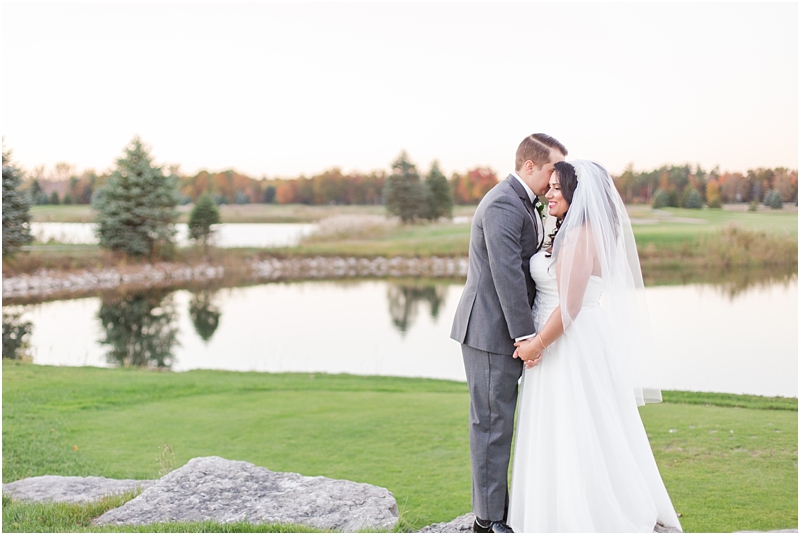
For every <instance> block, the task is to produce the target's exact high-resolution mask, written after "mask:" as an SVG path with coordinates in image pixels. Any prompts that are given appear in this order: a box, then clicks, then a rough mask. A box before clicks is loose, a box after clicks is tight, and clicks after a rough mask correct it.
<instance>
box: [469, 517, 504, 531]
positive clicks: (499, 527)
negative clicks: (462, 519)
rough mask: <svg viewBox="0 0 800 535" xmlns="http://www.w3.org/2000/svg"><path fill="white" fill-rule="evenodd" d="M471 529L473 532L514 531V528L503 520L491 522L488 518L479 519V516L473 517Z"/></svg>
mask: <svg viewBox="0 0 800 535" xmlns="http://www.w3.org/2000/svg"><path fill="white" fill-rule="evenodd" d="M472 529H473V531H475V533H514V530H513V529H511V526H509V525H508V524H506V523H505V522H492V521H490V520H481V519H479V518H476V519H475V523H474V524H473V525H472Z"/></svg>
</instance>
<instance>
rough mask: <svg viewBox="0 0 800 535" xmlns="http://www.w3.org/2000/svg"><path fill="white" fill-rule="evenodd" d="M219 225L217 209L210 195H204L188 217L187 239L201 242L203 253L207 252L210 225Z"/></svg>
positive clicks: (210, 231)
mask: <svg viewBox="0 0 800 535" xmlns="http://www.w3.org/2000/svg"><path fill="white" fill-rule="evenodd" d="M217 223H219V209H217V205H216V204H214V200H213V199H212V198H211V195H209V194H208V193H204V194H202V195H201V196H200V198H199V199H197V202H196V203H195V205H194V208H193V209H192V213H191V214H190V215H189V237H190V238H191V239H193V240H195V241H202V242H203V251H207V250H208V239H209V238H210V237H211V233H212V230H211V225H216V224H217Z"/></svg>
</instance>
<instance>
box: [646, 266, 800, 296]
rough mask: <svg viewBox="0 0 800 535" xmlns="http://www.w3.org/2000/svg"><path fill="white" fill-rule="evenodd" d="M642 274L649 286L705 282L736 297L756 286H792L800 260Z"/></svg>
mask: <svg viewBox="0 0 800 535" xmlns="http://www.w3.org/2000/svg"><path fill="white" fill-rule="evenodd" d="M642 275H643V278H644V285H645V287H646V288H654V287H657V286H678V285H680V286H684V285H687V284H703V285H705V286H709V287H711V288H714V289H716V290H719V292H720V293H721V294H722V295H724V296H726V297H728V298H729V299H730V300H731V301H733V300H734V299H735V298H736V297H738V296H740V295H741V294H743V293H745V292H747V291H748V290H752V289H761V290H764V289H766V288H770V287H772V286H775V285H781V286H784V287H786V288H788V287H789V286H791V285H792V284H793V283H794V282H795V281H796V280H797V264H790V265H789V264H787V265H779V266H762V267H759V268H751V269H747V268H737V269H716V268H715V269H682V268H664V269H649V270H646V271H644V272H643V273H642Z"/></svg>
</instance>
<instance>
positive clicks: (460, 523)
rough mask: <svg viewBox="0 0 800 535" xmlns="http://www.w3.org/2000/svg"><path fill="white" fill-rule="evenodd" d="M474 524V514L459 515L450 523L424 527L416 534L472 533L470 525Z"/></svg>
mask: <svg viewBox="0 0 800 535" xmlns="http://www.w3.org/2000/svg"><path fill="white" fill-rule="evenodd" d="M474 522H475V513H467V514H465V515H461V516H460V517H458V518H456V519H455V520H451V521H450V522H439V523H438V524H431V525H430V526H425V527H424V528H422V529H421V530H419V531H418V532H417V533H472V524H473V523H474Z"/></svg>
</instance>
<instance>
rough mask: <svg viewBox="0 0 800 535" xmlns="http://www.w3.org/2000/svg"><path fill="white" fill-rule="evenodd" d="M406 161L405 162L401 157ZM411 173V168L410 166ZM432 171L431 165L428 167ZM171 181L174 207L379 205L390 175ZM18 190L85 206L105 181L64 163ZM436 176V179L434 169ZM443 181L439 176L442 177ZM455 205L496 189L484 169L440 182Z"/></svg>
mask: <svg viewBox="0 0 800 535" xmlns="http://www.w3.org/2000/svg"><path fill="white" fill-rule="evenodd" d="M404 157H405V158H406V159H408V156H407V155H406V156H404ZM412 165H414V167H415V169H416V165H415V164H413V163H412ZM432 165H433V164H432ZM166 170H167V171H168V172H169V174H171V175H174V176H175V177H176V178H177V189H178V194H179V203H180V204H189V203H193V202H197V200H198V199H199V198H200V196H202V195H203V194H208V195H209V196H210V197H211V198H212V199H213V200H214V202H215V203H216V204H218V205H221V204H250V203H262V204H263V203H266V204H272V203H275V204H308V205H320V204H345V205H352V204H366V205H369V204H372V205H380V204H384V202H385V199H384V190H385V188H386V182H387V180H388V178H389V175H390V174H387V173H386V171H383V170H378V171H372V172H369V173H361V172H350V173H344V172H343V171H342V170H341V169H340V168H337V167H334V168H331V169H328V170H325V171H323V172H321V173H318V174H316V175H312V176H310V177H307V176H305V175H301V176H298V177H292V178H267V177H261V178H255V177H251V176H248V175H246V174H244V173H240V172H238V171H236V170H233V169H227V170H224V171H216V172H213V171H207V170H203V171H200V172H198V173H196V174H194V175H185V174H182V173H180V171H179V169H178V167H177V166H172V167H168V168H167V169H166ZM18 171H19V173H20V177H21V179H22V185H21V189H22V190H24V191H25V192H26V194H27V195H28V197H29V201H30V204H32V205H45V204H51V205H54V204H91V203H92V199H93V198H94V195H95V194H96V192H97V191H99V190H100V189H101V188H102V187H103V185H104V184H105V183H106V181H107V180H108V179H109V177H110V176H111V172H106V173H100V174H98V173H97V172H95V171H94V170H91V169H90V170H85V171H83V172H78V171H77V170H76V169H75V168H74V167H73V166H71V165H69V164H66V163H59V164H56V165H55V166H54V167H53V169H51V170H50V171H48V170H47V169H45V168H44V167H41V166H40V167H37V168H35V169H33V170H32V171H28V172H25V171H23V170H18ZM436 173H438V174H442V172H441V170H440V169H438V165H437V171H436ZM442 176H444V175H442ZM446 182H447V183H448V187H449V189H450V195H451V197H452V199H453V201H454V203H455V204H477V203H478V202H479V201H480V200H481V199H482V198H483V195H485V194H486V192H487V191H489V190H490V189H491V188H492V186H494V185H495V184H496V183H497V175H496V174H495V173H494V171H492V170H491V169H488V168H486V167H476V168H473V169H470V170H467V171H466V172H463V173H458V172H455V173H452V175H451V176H450V178H449V179H446Z"/></svg>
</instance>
